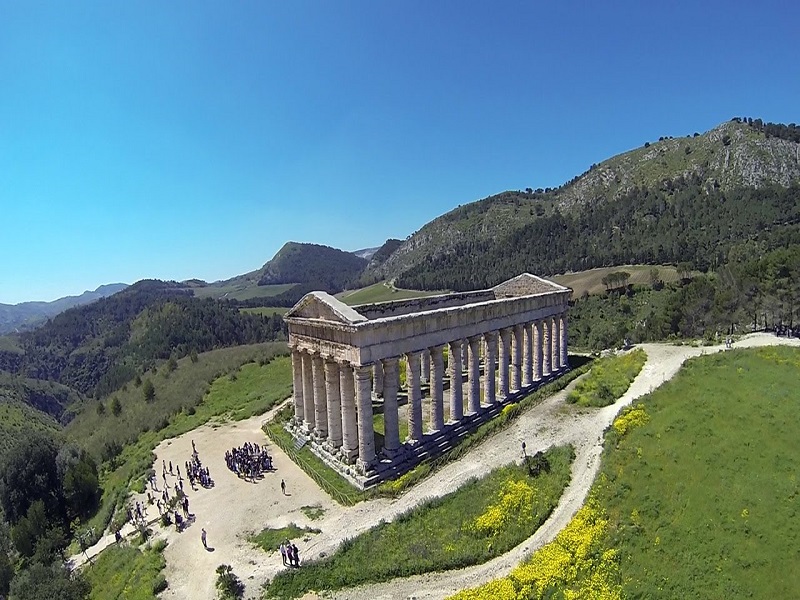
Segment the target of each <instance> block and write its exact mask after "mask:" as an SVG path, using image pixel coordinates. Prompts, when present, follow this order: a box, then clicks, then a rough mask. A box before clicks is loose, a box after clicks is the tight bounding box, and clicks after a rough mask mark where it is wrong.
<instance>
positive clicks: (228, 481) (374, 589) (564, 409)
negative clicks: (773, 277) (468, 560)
mask: <svg viewBox="0 0 800 600" xmlns="http://www.w3.org/2000/svg"><path fill="white" fill-rule="evenodd" d="M776 343H792V344H794V345H800V340H786V339H785V338H784V339H780V338H776V337H774V336H771V335H764V334H760V335H753V336H748V337H747V338H745V339H744V340H742V341H740V342H738V343H737V344H736V345H735V346H736V347H742V346H760V345H771V344H776ZM641 347H642V348H644V349H645V351H646V352H647V355H648V359H647V362H646V364H645V366H644V368H643V369H642V371H641V373H640V374H639V376H638V377H637V378H636V380H635V381H634V382H633V384H632V385H631V387H630V389H629V390H628V392H626V394H625V395H624V396H623V397H622V398H620V399H619V400H618V401H617V402H616V403H615V404H614V405H612V406H609V407H606V408H603V409H580V408H577V407H574V406H571V405H567V404H566V403H565V402H564V399H565V397H566V394H567V393H568V391H569V389H571V387H568V388H567V389H566V390H564V391H562V392H560V393H558V394H555V395H554V396H552V397H550V398H548V399H547V400H545V401H544V402H543V403H542V404H540V405H538V406H536V407H534V408H532V409H530V410H528V411H526V412H525V413H524V414H523V415H521V416H520V417H519V418H518V419H517V420H516V421H515V422H514V424H513V425H512V426H511V427H509V428H508V429H506V430H504V431H502V432H500V433H499V434H497V435H495V436H494V437H492V439H491V441H490V442H488V443H485V444H482V445H481V446H480V447H479V448H478V449H473V450H472V451H471V452H468V453H467V454H466V455H465V456H464V457H462V458H461V459H459V460H458V461H455V462H453V463H451V464H449V465H447V466H446V467H444V468H443V469H441V470H440V471H439V472H438V473H437V475H436V477H433V478H430V479H429V480H427V481H424V482H422V483H421V484H420V485H418V486H416V487H415V488H414V489H412V490H410V491H409V492H408V493H406V494H404V495H403V496H402V497H401V498H399V499H397V500H385V499H379V500H371V501H368V502H362V503H360V504H358V505H356V506H354V507H348V508H345V507H342V506H339V505H337V504H335V503H334V502H333V501H332V500H331V499H330V498H329V497H328V496H327V495H326V494H325V493H324V492H323V491H322V490H320V489H319V487H318V486H317V485H316V484H315V483H314V482H313V480H311V479H310V478H309V477H308V476H307V475H306V474H305V473H304V472H303V471H302V470H301V469H300V468H299V467H297V466H296V465H295V464H294V463H293V462H292V461H291V460H289V458H288V457H287V456H286V455H285V454H284V453H283V452H281V450H280V449H279V448H277V447H275V446H274V445H270V453H271V454H272V455H273V457H274V465H275V467H276V471H275V472H274V473H269V474H267V475H266V476H265V477H264V479H263V480H261V481H259V482H258V483H247V482H245V481H243V480H241V479H238V478H237V477H236V476H234V475H233V474H232V473H231V472H229V471H228V470H227V468H226V467H225V463H224V454H225V451H226V450H229V449H231V448H233V447H234V446H241V445H242V444H243V443H244V442H245V441H249V442H255V443H259V444H263V443H266V438H265V436H264V434H263V432H262V431H261V424H262V422H263V421H264V420H266V419H268V418H269V417H270V413H268V414H267V415H262V416H260V417H256V418H253V419H249V420H247V421H240V422H236V423H229V424H225V425H221V426H216V427H212V426H204V427H201V428H199V429H196V430H194V431H192V432H190V433H188V434H185V435H183V436H180V437H178V438H175V439H172V440H166V441H164V442H162V443H161V444H160V445H159V446H158V447H157V448H156V450H155V454H156V457H157V458H156V462H155V465H154V468H155V470H156V472H157V473H158V474H159V475H160V474H161V465H162V462H161V461H162V460H164V461H166V462H167V463H169V461H172V462H173V464H179V465H181V466H183V464H184V462H185V461H186V460H188V458H189V456H190V455H191V451H192V445H191V442H192V440H194V442H195V445H196V447H197V450H198V452H199V454H200V458H201V460H202V461H203V463H204V464H207V465H208V466H209V468H210V471H211V476H212V478H213V479H214V481H215V486H214V487H213V488H211V489H199V490H197V491H193V490H191V489H190V488H189V487H188V486H184V490H185V491H186V492H187V493H188V496H189V501H190V511H191V512H192V513H194V514H195V515H196V520H195V521H194V522H193V523H191V524H190V526H189V527H188V528H187V529H186V530H185V531H183V532H182V533H177V532H176V531H175V530H174V529H173V528H170V529H169V530H164V529H162V528H160V527H159V526H155V529H156V531H157V536H158V537H163V538H165V539H167V541H168V546H167V548H166V550H165V552H164V555H165V558H166V560H167V568H166V572H165V576H166V578H167V581H168V582H169V588H168V589H167V590H166V591H165V592H164V593H163V594H162V596H161V597H162V598H165V599H167V598H176V599H188V598H192V599H195V598H197V599H209V600H210V599H212V598H214V597H215V591H214V581H215V577H216V575H215V569H216V568H217V566H218V565H220V564H223V563H225V564H230V565H231V566H232V567H233V571H234V572H235V573H236V574H237V575H238V576H239V577H240V578H241V579H242V580H243V581H244V582H245V585H246V592H245V595H246V597H247V598H257V597H259V595H260V591H261V590H260V587H261V584H262V583H263V582H264V581H266V580H267V579H269V578H271V577H273V576H274V575H275V574H276V573H277V572H279V571H280V570H282V569H283V567H282V565H281V560H280V557H279V556H278V555H277V553H273V554H271V555H268V554H265V553H264V552H262V551H261V550H259V549H256V548H255V547H253V546H252V545H251V544H250V543H249V542H247V540H246V538H247V535H248V534H249V533H251V532H257V531H259V530H261V529H262V528H264V527H273V528H275V527H282V526H285V525H287V524H288V523H290V522H294V523H297V524H298V525H306V526H313V527H317V528H319V529H321V530H322V533H320V534H318V535H314V536H311V537H310V538H307V539H306V540H303V541H297V542H296V543H297V545H298V548H299V550H300V557H301V560H305V559H311V558H319V557H321V556H324V555H329V554H330V553H332V552H333V551H335V549H336V548H337V547H338V545H339V544H340V543H341V542H342V540H343V539H344V538H345V537H353V536H355V535H357V534H359V533H361V532H363V531H366V530H367V529H369V528H370V527H373V526H374V525H376V524H377V523H378V522H379V521H380V520H381V519H384V520H387V521H390V520H392V519H393V518H395V517H396V516H397V515H398V514H400V513H402V512H404V511H406V510H408V509H409V508H411V507H413V506H416V505H417V504H419V503H420V502H423V501H425V500H426V499H429V498H433V497H438V496H442V495H444V494H447V493H450V492H452V491H455V490H456V489H458V488H459V487H460V486H461V485H463V484H464V483H465V482H466V481H467V480H468V479H470V478H472V477H475V476H481V475H483V474H485V473H486V472H488V471H490V470H492V469H494V468H495V467H498V466H501V465H504V464H508V463H510V462H513V461H518V460H520V459H521V444H522V442H523V441H525V443H526V446H527V450H528V452H529V453H533V452H536V451H538V450H545V449H547V448H548V447H550V446H552V445H562V444H572V445H573V446H575V449H576V459H575V462H574V463H573V466H572V479H571V481H570V484H569V485H568V487H567V489H566V490H565V493H564V495H563V496H562V498H561V500H560V502H559V504H558V506H557V507H556V509H555V510H554V511H553V514H552V515H551V516H550V518H549V519H548V520H547V521H546V522H545V524H544V525H543V526H542V527H541V528H540V529H539V530H538V531H537V532H536V533H535V534H534V535H533V536H531V537H530V538H529V539H527V540H525V541H524V542H523V543H522V544H520V545H519V546H517V547H516V548H514V549H513V550H511V551H510V552H508V553H506V554H504V555H503V556H500V557H498V558H496V559H494V560H492V561H490V562H488V563H485V564H483V565H478V566H475V567H470V568H466V569H461V570H457V571H450V572H446V573H436V574H430V575H424V576H415V577H409V578H405V579H397V580H393V581H391V582H387V583H383V584H376V585H369V586H362V587H360V588H355V589H348V590H346V591H343V592H341V593H339V594H336V595H334V596H333V597H335V598H342V599H355V600H358V599H364V600H383V599H394V598H398V599H399V598H404V599H405V598H417V599H423V598H425V599H428V598H444V597H445V596H447V595H449V594H452V593H454V592H456V591H458V590H460V589H463V588H465V587H471V586H475V585H478V584H480V583H482V582H485V581H488V580H490V579H493V578H496V577H500V576H502V575H504V574H506V573H508V572H509V571H510V570H511V569H512V568H513V567H514V566H516V565H517V564H518V563H519V562H520V561H521V560H522V559H523V558H524V557H525V556H527V555H528V554H530V553H531V552H532V551H533V550H535V549H537V548H539V547H540V546H542V545H543V544H546V543H547V542H549V541H551V540H552V539H553V538H554V537H555V535H556V534H557V533H558V532H559V531H560V530H561V529H562V528H563V527H564V526H565V525H566V524H567V523H568V522H569V521H570V519H571V518H572V517H573V515H574V514H575V513H576V512H577V510H578V509H579V508H580V507H581V505H582V504H583V502H584V500H585V498H586V495H587V493H588V491H589V488H590V487H591V484H592V482H593V480H594V477H595V475H596V473H597V471H598V469H599V465H600V456H601V452H602V436H603V431H604V430H605V429H606V428H607V427H608V426H609V425H610V424H611V422H612V421H613V419H614V417H615V415H616V414H617V412H618V411H619V410H620V409H621V408H622V407H623V406H626V405H627V404H629V403H630V402H632V401H634V400H635V399H636V398H638V397H640V396H642V395H644V394H646V393H648V392H650V391H651V390H653V389H655V388H656V387H658V386H659V385H661V384H662V383H663V382H664V381H666V380H668V379H670V378H671V377H672V376H674V375H675V373H676V372H677V371H678V369H679V368H680V366H681V364H683V362H684V361H685V360H686V359H687V358H689V357H692V356H698V355H700V354H706V353H711V352H717V351H719V350H721V349H724V346H715V347H709V348H691V347H687V346H668V345H661V344H643V345H642V346H641ZM572 385H574V383H573V384H572ZM182 468H183V467H182ZM281 479H284V480H285V481H286V485H287V492H288V494H289V495H287V496H283V495H282V494H281V491H280V480H281ZM161 483H162V480H161V478H159V484H161ZM167 483H168V485H170V486H172V485H175V483H176V477H174V476H170V475H169V474H168V475H167ZM159 489H160V488H159ZM308 505H319V506H321V507H322V508H323V509H324V510H325V514H324V516H323V518H322V519H320V520H318V521H315V522H310V521H309V520H308V519H307V518H306V517H305V515H304V514H303V513H302V511H301V510H300V508H301V507H302V506H308ZM201 527H204V528H205V529H206V531H207V532H208V544H209V546H210V547H211V548H213V550H209V551H207V550H205V549H204V548H203V546H202V544H201V542H200V529H201ZM104 541H105V542H107V540H104ZM101 543H102V542H101ZM93 550H94V549H93ZM91 553H92V550H90V554H91ZM308 597H309V598H312V597H314V596H313V594H310V595H309V596H308ZM327 597H331V595H330V594H326V598H327Z"/></svg>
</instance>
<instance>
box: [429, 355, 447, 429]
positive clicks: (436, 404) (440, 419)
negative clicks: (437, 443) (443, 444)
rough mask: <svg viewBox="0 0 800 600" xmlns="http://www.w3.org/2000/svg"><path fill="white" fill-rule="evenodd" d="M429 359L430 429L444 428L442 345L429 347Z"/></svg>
mask: <svg viewBox="0 0 800 600" xmlns="http://www.w3.org/2000/svg"><path fill="white" fill-rule="evenodd" d="M429 350H430V360H431V424H430V426H431V431H441V430H442V429H444V390H443V383H444V381H443V380H444V357H443V356H442V346H434V347H433V348H429Z"/></svg>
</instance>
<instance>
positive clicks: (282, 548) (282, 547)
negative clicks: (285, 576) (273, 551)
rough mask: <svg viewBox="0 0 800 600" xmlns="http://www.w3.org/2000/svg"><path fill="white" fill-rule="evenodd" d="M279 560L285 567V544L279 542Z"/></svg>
mask: <svg viewBox="0 0 800 600" xmlns="http://www.w3.org/2000/svg"><path fill="white" fill-rule="evenodd" d="M280 550H281V560H282V561H283V566H284V567H285V566H286V543H285V542H281V548H280Z"/></svg>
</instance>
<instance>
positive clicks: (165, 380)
mask: <svg viewBox="0 0 800 600" xmlns="http://www.w3.org/2000/svg"><path fill="white" fill-rule="evenodd" d="M286 352H287V349H286V344H285V343H283V342H270V343H266V344H253V345H247V346H235V347H232V348H223V349H220V350H213V351H211V352H204V353H201V354H199V355H198V356H197V362H196V363H194V362H192V361H191V359H190V357H188V356H187V357H185V358H182V359H180V360H179V361H177V363H178V368H177V369H176V370H175V371H172V372H170V371H169V370H168V369H167V368H166V365H162V366H160V367H159V368H158V370H157V372H155V373H153V372H152V371H149V372H147V373H146V374H144V375H142V377H141V379H142V381H144V380H147V379H149V380H150V381H151V382H152V383H153V386H154V387H155V391H156V396H155V400H154V401H153V402H146V401H145V399H144V394H143V391H142V386H138V387H137V386H136V385H134V383H133V382H129V383H128V384H127V385H126V386H125V387H124V388H123V389H122V390H120V391H118V392H115V393H113V394H112V395H111V396H110V397H108V398H104V399H103V406H104V408H105V411H104V412H103V413H102V414H100V413H98V411H97V402H96V401H90V402H87V403H85V404H84V405H83V406H81V407H80V411H79V413H78V415H77V416H76V418H75V419H73V421H72V422H71V423H70V424H69V426H68V427H67V429H66V432H67V435H68V436H69V437H70V438H71V439H73V440H75V441H76V442H78V443H79V444H80V445H81V446H83V447H84V448H86V449H87V450H89V451H90V452H91V453H92V454H93V455H94V456H97V457H100V456H102V454H103V448H104V446H106V444H109V443H111V442H116V443H119V444H130V443H134V442H135V441H136V439H137V438H138V437H139V435H141V434H143V433H151V432H153V431H157V430H159V429H161V428H163V427H164V426H165V425H166V424H167V423H168V421H169V419H170V418H171V417H173V416H174V415H178V414H180V413H182V412H184V413H186V412H191V411H192V410H196V409H197V407H198V405H199V404H200V403H201V401H202V400H203V399H204V396H205V395H206V394H207V393H208V392H209V390H210V389H211V385H212V382H215V381H216V380H218V379H219V378H223V377H225V376H227V375H228V374H230V373H232V372H235V371H237V370H238V369H239V368H240V367H241V366H242V365H244V364H246V363H249V362H252V361H259V360H266V359H269V358H271V357H273V356H275V355H276V354H281V353H286ZM237 376H238V374H237ZM287 381H288V380H287ZM240 389H241V388H240ZM264 391H265V393H269V390H264ZM114 397H116V398H117V399H118V400H119V402H120V404H121V406H122V411H121V412H120V414H119V415H118V416H115V415H114V414H113V413H112V411H111V404H112V398H114Z"/></svg>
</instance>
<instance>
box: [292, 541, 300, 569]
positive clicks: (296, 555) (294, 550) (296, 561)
mask: <svg viewBox="0 0 800 600" xmlns="http://www.w3.org/2000/svg"><path fill="white" fill-rule="evenodd" d="M292 558H293V559H294V566H295V567H299V566H300V553H299V552H298V550H297V546H295V545H294V543H292Z"/></svg>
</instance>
